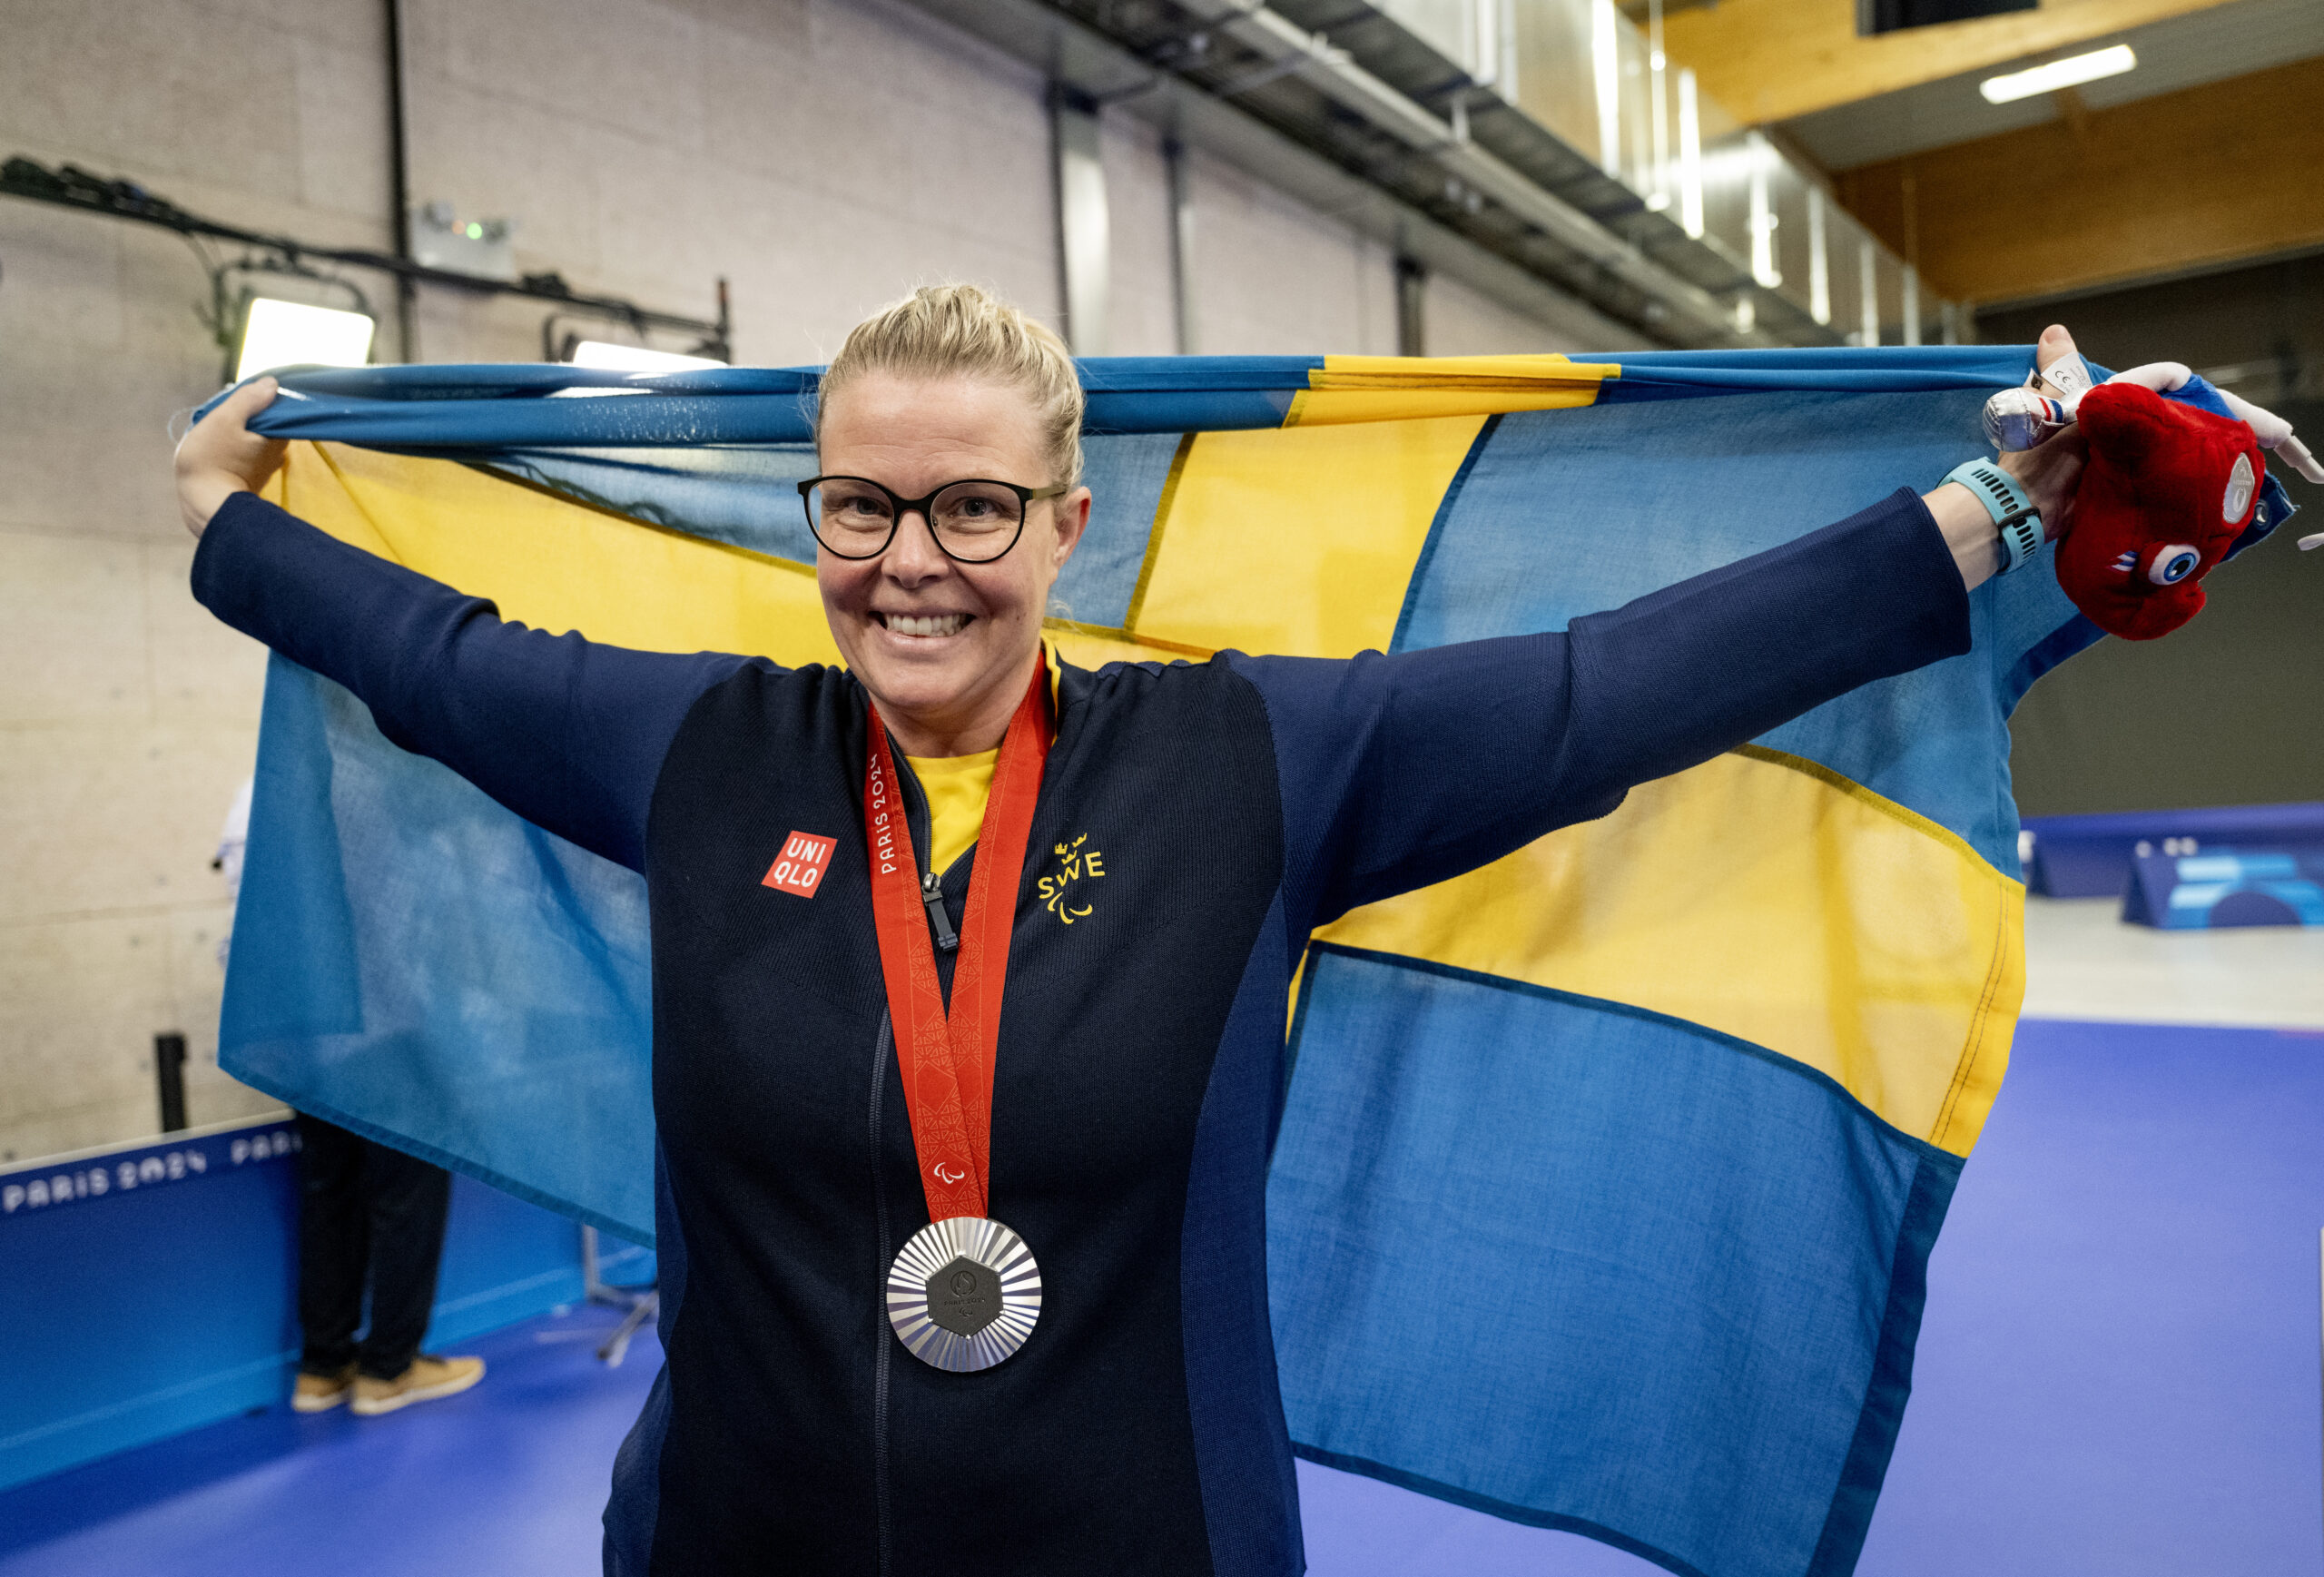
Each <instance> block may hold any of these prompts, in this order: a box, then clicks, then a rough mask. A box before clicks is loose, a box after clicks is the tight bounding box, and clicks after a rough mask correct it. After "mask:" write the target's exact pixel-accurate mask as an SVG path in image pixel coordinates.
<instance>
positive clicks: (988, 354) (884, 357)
mask: <svg viewBox="0 0 2324 1577" xmlns="http://www.w3.org/2000/svg"><path fill="white" fill-rule="evenodd" d="M867 372H893V373H900V374H901V375H903V376H905V377H908V378H955V377H966V378H977V379H989V380H990V381H992V382H994V383H999V384H1001V385H1004V386H1006V387H1008V388H1010V389H1019V390H1020V391H1022V392H1023V393H1024V394H1025V395H1026V397H1027V398H1029V399H1030V400H1031V401H1032V402H1033V412H1034V416H1035V418H1036V419H1037V420H1039V423H1040V429H1041V448H1042V453H1043V457H1044V458H1046V459H1047V460H1048V461H1049V470H1050V476H1049V478H1048V480H1047V481H1046V482H1043V483H1041V484H1039V485H1041V486H1051V485H1054V486H1059V487H1066V488H1070V487H1073V486H1075V485H1076V484H1078V482H1079V481H1080V480H1081V404H1082V401H1081V377H1080V374H1079V373H1078V372H1076V371H1075V370H1074V367H1073V353H1072V352H1071V351H1069V350H1067V349H1066V348H1065V341H1064V340H1060V339H1059V338H1058V337H1057V333H1056V331H1055V330H1052V329H1050V328H1049V327H1048V326H1047V325H1046V324H1043V323H1040V322H1037V321H1036V320H1033V319H1031V318H1029V317H1027V316H1026V315H1025V314H1024V313H1022V312H1020V311H1019V310H1017V309H1016V308H1014V307H1012V306H1010V305H1009V303H1007V302H1006V301H1000V299H998V298H997V297H994V296H992V295H990V294H988V293H987V292H986V291H982V290H980V289H979V288H978V287H976V286H975V285H922V286H921V288H920V289H919V290H916V291H913V292H912V293H911V295H909V296H907V297H905V298H904V299H903V300H902V301H898V302H897V303H896V304H895V305H893V306H891V307H887V308H883V309H882V310H880V311H877V312H874V313H872V315H871V316H870V317H868V318H866V319H864V320H863V321H862V322H861V323H858V324H857V325H856V326H855V327H854V328H853V329H852V330H849V331H848V336H847V343H845V344H844V345H842V346H841V347H840V348H839V354H838V355H836V356H834V357H832V364H831V365H830V366H829V367H828V368H826V369H824V370H823V376H822V382H821V383H820V385H819V386H818V388H817V389H816V399H815V439H816V442H817V443H818V444H820V443H821V442H822V436H823V412H824V411H825V410H826V409H829V408H830V404H831V399H832V395H834V394H836V393H837V392H838V391H839V390H841V389H845V388H846V387H847V386H848V384H850V383H851V382H852V381H853V380H855V379H858V378H860V377H862V375H863V374H865V373H867ZM1003 479H1004V480H1011V479H1013V478H1003Z"/></svg>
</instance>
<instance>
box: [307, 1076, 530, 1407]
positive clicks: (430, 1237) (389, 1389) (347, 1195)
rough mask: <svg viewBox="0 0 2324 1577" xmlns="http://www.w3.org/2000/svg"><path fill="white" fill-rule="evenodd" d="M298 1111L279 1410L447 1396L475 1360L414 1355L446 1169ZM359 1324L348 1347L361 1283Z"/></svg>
mask: <svg viewBox="0 0 2324 1577" xmlns="http://www.w3.org/2000/svg"><path fill="white" fill-rule="evenodd" d="M298 1115H299V1140H300V1150H299V1182H300V1190H299V1325H300V1329H301V1330H302V1331H303V1332H304V1334H305V1345H304V1347H303V1349H302V1350H301V1352H300V1356H299V1383H298V1385H297V1386H296V1387H295V1388H294V1389H293V1391H292V1392H291V1406H292V1407H294V1408H296V1409H297V1410H298V1411H299V1412H301V1413H325V1412H329V1411H330V1409H331V1408H333V1407H336V1406H338V1405H340V1403H341V1402H345V1401H348V1400H349V1399H350V1395H351V1396H352V1398H353V1405H354V1410H355V1411H356V1412H358V1413H359V1414H364V1415H366V1416H367V1417H368V1416H370V1415H372V1414H380V1413H393V1412H395V1411H397V1410H398V1409H399V1408H403V1407H408V1406H409V1405H411V1404H413V1403H414V1402H433V1401H435V1400H436V1399H437V1398H438V1397H440V1396H452V1395H458V1394H459V1393H460V1392H462V1391H465V1390H467V1389H468V1387H469V1386H471V1385H475V1384H476V1383H477V1382H478V1380H481V1379H483V1378H484V1360H483V1359H482V1358H439V1357H435V1356H432V1355H428V1354H427V1353H423V1352H421V1351H420V1350H419V1339H420V1337H421V1336H425V1335H426V1334H427V1331H428V1311H429V1310H430V1309H432V1308H433V1307H435V1305H436V1267H437V1263H438V1260H439V1259H440V1258H441V1257H442V1255H443V1249H444V1217H445V1216H446V1214H447V1213H448V1211H449V1209H450V1207H451V1202H452V1178H451V1174H450V1173H448V1172H447V1171H445V1170H444V1168H441V1167H437V1166H430V1165H429V1164H428V1162H426V1161H423V1160H421V1159H420V1158H419V1157H417V1156H408V1155H406V1154H404V1153H403V1152H402V1151H401V1150H393V1149H389V1148H388V1147H387V1146H385V1145H382V1144H374V1143H373V1142H372V1141H371V1140H369V1139H367V1138H363V1137H361V1136H360V1135H359V1134H352V1133H350V1132H348V1131H347V1130H346V1129H343V1128H340V1127H339V1126H338V1125H337V1124H335V1123H328V1122H325V1121H323V1120H322V1119H320V1118H318V1117H310V1116H308V1115H307V1114H306V1113H305V1112H303V1111H302V1112H300V1113H299V1114H298ZM367 1279H368V1280H369V1284H370V1290H371V1328H370V1329H369V1331H367V1332H366V1333H365V1334H364V1336H363V1338H362V1340H361V1342H360V1343H359V1342H358V1341H357V1340H356V1336H355V1331H356V1327H357V1326H358V1325H359V1324H360V1323H361V1321H362V1316H363V1288H364V1283H365V1282H366V1280H367Z"/></svg>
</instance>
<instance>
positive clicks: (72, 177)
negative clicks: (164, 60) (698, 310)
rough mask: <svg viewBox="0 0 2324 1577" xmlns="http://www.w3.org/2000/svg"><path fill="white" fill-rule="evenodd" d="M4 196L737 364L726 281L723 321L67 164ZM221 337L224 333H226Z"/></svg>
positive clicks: (26, 164) (22, 176)
mask: <svg viewBox="0 0 2324 1577" xmlns="http://www.w3.org/2000/svg"><path fill="white" fill-rule="evenodd" d="M0 196H5V197H22V198H25V199H28V200H29V201H31V202H47V203H53V204H54V205H56V206H58V207H60V208H71V209H75V210H78V211H79V212H83V213H94V214H102V215H103V216H105V217H107V218H110V219H125V220H129V221H131V222H133V223H138V224H151V225H156V226H159V227H160V228H162V229H163V230H171V231H175V232H177V233H178V234H180V235H183V236H189V237H197V236H198V237H202V238H204V239H207V240H212V241H239V242H241V244H242V245H244V246H248V247H252V248H256V249H258V250H259V251H263V252H267V253H271V254H272V256H273V258H274V259H275V260H277V261H276V264H275V268H276V271H281V272H287V273H298V274H308V275H314V274H315V273H316V272H317V271H316V270H315V269H314V267H313V265H314V264H315V263H317V262H330V263H338V264H340V265H341V266H343V267H347V268H361V269H374V270H377V271H379V272H381V273H386V274H392V275H394V276H395V277H396V278H397V279H398V280H405V281H412V282H414V283H418V284H428V285H443V286H447V287H448V288H451V289H454V290H463V291H476V292H478V293H481V294H486V295H498V296H520V297H524V298H526V299H527V300H529V301H552V302H555V303H556V309H557V313H558V315H561V316H582V317H593V318H601V319H609V320H613V321H615V322H622V323H627V324H629V325H631V326H632V327H633V328H635V329H637V330H639V331H640V332H641V333H643V331H644V330H647V329H664V330H669V331H671V332H673V333H679V334H693V335H695V336H697V337H698V339H699V343H698V344H697V345H696V347H695V350H696V352H697V353H698V354H701V355H705V356H714V357H715V358H716V359H718V360H722V361H724V360H732V359H733V327H734V325H733V321H732V318H731V314H730V312H729V310H728V305H727V297H726V281H724V280H723V279H722V280H720V281H718V316H717V317H716V318H714V319H712V318H693V317H687V316H686V315H684V313H679V312H661V311H655V310H653V309H651V308H647V307H641V306H639V305H638V304H637V303H636V302H635V301H628V300H626V299H625V298H623V297H620V296H591V295H584V294H582V293H581V292H579V291H576V290H574V289H573V287H572V286H570V285H568V284H566V282H565V280H564V278H563V277H562V276H561V275H559V274H556V273H555V272H553V271H551V272H546V273H536V274H527V275H525V276H523V277H522V278H521V279H517V280H499V279H493V278H490V277H489V276H487V275H483V274H468V273H461V272H459V271H457V270H454V269H438V268H429V267H428V266H427V265H426V264H424V263H419V262H415V261H412V260H411V259H409V258H404V257H398V256H396V255H394V254H393V253H391V252H383V251H369V249H366V248H360V247H330V246H315V245H312V244H310V243H309V242H307V241H300V240H297V239H296V238H294V237H291V236H287V235H269V234H267V233H265V232H261V231H254V230H243V229H241V228H240V227H239V226H236V225H231V224H222V223H220V222H218V221H216V220H212V219H204V218H202V216H201V215H199V214H194V213H189V212H186V211H185V210H184V209H182V208H180V207H179V206H178V205H177V204H176V203H174V202H171V201H170V200H169V199H168V198H166V197H162V196H161V195H159V194H157V193H155V192H149V191H147V190H146V189H145V188H144V187H143V186H141V185H139V184H138V183H137V182H133V181H121V180H110V179H107V178H106V177H104V176H103V175H97V174H94V173H92V172H89V171H86V170H84V169H82V168H81V167H80V166H78V165H76V164H64V165H60V166H58V167H57V168H56V169H54V170H51V169H49V168H48V167H47V166H46V165H44V164H42V163H39V162H38V161H36V160H33V159H27V158H25V157H23V156H22V155H18V156H16V157H15V158H12V159H10V160H8V162H7V163H5V164H0ZM230 267H247V268H249V269H251V271H264V270H265V269H266V267H267V265H265V264H261V263H260V262H258V261H255V260H249V261H245V262H244V263H241V264H237V265H230ZM323 277H326V278H328V277H330V276H323ZM213 288H219V287H216V286H215V282H214V279H213ZM349 288H350V289H352V288H353V287H351V286H350V287H349ZM219 331H223V330H222V329H221V330H219Z"/></svg>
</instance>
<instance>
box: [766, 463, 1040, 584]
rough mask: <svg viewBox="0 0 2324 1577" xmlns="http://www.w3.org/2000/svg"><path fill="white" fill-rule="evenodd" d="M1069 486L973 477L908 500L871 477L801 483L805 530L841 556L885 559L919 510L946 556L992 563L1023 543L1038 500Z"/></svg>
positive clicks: (826, 478) (975, 562)
mask: <svg viewBox="0 0 2324 1577" xmlns="http://www.w3.org/2000/svg"><path fill="white" fill-rule="evenodd" d="M1064 491H1065V488H1063V487H1062V486H1059V487H1055V488H1020V487H1019V486H1018V485H1017V484H1016V483H1014V482H997V481H994V480H992V479H991V478H989V477H970V478H965V479H964V480H961V481H958V482H947V483H945V484H944V485H943V486H942V487H940V488H937V489H936V490H935V491H934V492H932V493H931V494H929V495H928V496H927V497H926V498H900V497H899V496H897V494H896V493H895V492H894V491H893V490H892V489H891V488H884V487H881V485H880V484H879V483H877V482H875V481H873V480H872V478H869V477H810V478H807V479H806V480H805V481H803V482H802V483H800V484H799V501H800V502H801V503H802V504H803V505H804V506H805V508H806V510H807V529H809V530H810V531H812V532H813V533H814V534H815V540H816V541H818V542H820V543H822V545H823V546H824V547H826V548H829V549H830V550H831V551H832V553H833V554H835V555H837V556H838V557H842V558H877V557H880V555H881V554H882V553H885V552H886V551H887V550H888V544H889V543H891V542H893V541H894V540H895V539H896V527H897V525H898V523H899V522H901V520H902V519H903V517H905V516H906V515H908V514H913V513H917V514H918V515H919V516H920V517H921V519H923V520H925V521H927V522H928V531H929V535H930V536H931V537H935V538H936V546H937V547H939V548H940V549H942V550H943V553H944V556H945V557H947V558H953V559H957V560H959V561H960V563H962V564H990V563H991V562H992V561H993V560H994V559H996V558H998V557H1000V556H1001V555H1002V554H1004V553H1006V552H1008V551H1009V549H1010V548H1012V547H1016V546H1017V538H1018V537H1020V536H1022V535H1024V531H1025V511H1026V510H1027V509H1028V508H1030V507H1031V506H1032V505H1033V503H1034V502H1035V501H1036V500H1038V499H1041V498H1057V497H1058V496H1059V495H1060V494H1062V493H1063V492H1064Z"/></svg>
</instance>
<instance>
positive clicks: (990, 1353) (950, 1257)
mask: <svg viewBox="0 0 2324 1577" xmlns="http://www.w3.org/2000/svg"><path fill="white" fill-rule="evenodd" d="M1040 1317H1041V1267H1039V1266H1038V1265H1036V1264H1034V1263H1033V1251H1032V1250H1031V1249H1029V1248H1028V1247H1025V1240H1024V1239H1023V1238H1021V1237H1018V1236H1017V1234H1016V1233H1014V1232H1011V1231H1010V1230H1009V1228H1008V1227H1003V1226H1002V1225H1001V1224H1000V1222H998V1221H993V1220H989V1219H987V1218H986V1217H982V1216H955V1217H951V1218H950V1219H949V1220H944V1221H932V1222H931V1223H929V1224H928V1225H927V1226H925V1227H921V1229H920V1230H919V1231H917V1232H915V1233H913V1234H912V1236H911V1242H909V1243H907V1244H905V1245H904V1246H903V1251H902V1252H901V1253H900V1254H898V1255H897V1256H896V1262H895V1263H894V1264H893V1265H891V1266H890V1267H888V1323H889V1324H890V1325H891V1326H894V1327H895V1329H896V1337H897V1339H898V1340H899V1341H901V1342H902V1343H903V1345H905V1347H906V1348H908V1349H909V1350H910V1351H911V1355H912V1356H913V1357H915V1358H918V1359H919V1360H920V1361H921V1363H923V1364H929V1365H933V1366H935V1367H936V1368H939V1369H950V1370H951V1371H952V1372H954V1373H955V1374H969V1373H972V1372H974V1371H975V1370H978V1369H990V1368H991V1367H992V1366H993V1365H995V1364H998V1363H1000V1361H1001V1360H1002V1359H1004V1358H1006V1357H1008V1356H1009V1355H1010V1354H1011V1353H1014V1352H1015V1351H1016V1350H1017V1349H1018V1348H1019V1347H1021V1346H1023V1345H1025V1338H1026V1337H1028V1336H1031V1335H1032V1334H1033V1326H1034V1324H1035V1323H1036V1322H1037V1321H1039V1319H1040Z"/></svg>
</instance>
